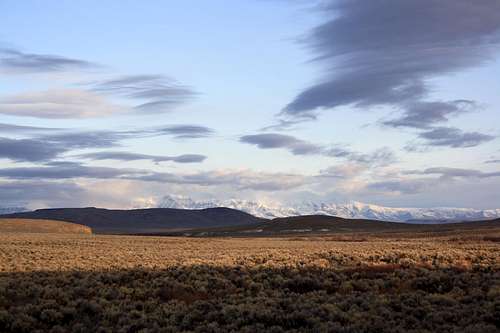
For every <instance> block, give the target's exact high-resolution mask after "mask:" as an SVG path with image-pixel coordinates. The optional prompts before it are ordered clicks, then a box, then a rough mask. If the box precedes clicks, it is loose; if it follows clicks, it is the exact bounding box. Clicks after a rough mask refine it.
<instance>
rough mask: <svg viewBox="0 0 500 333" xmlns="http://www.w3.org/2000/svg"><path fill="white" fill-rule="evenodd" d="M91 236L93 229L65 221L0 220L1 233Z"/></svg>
mask: <svg viewBox="0 0 500 333" xmlns="http://www.w3.org/2000/svg"><path fill="white" fill-rule="evenodd" d="M7 232H16V233H57V234H91V233H92V229H91V228H89V227H87V226H84V225H80V224H76V223H69V222H64V221H53V220H33V219H17V218H13V219H5V218H0V233H7Z"/></svg>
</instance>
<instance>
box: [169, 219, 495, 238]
mask: <svg viewBox="0 0 500 333" xmlns="http://www.w3.org/2000/svg"><path fill="white" fill-rule="evenodd" d="M474 230H483V231H484V230H491V231H498V230H500V219H497V220H490V221H475V222H462V223H447V224H409V223H397V222H384V221H377V220H359V219H344V218H341V217H334V216H324V215H309V216H296V217H286V218H277V219H274V220H271V221H265V222H261V223H257V224H253V225H246V226H229V227H221V228H200V229H193V230H190V231H189V233H187V234H188V235H190V236H278V235H300V234H325V235H327V234H380V235H381V234H388V233H404V234H406V235H416V234H436V233H438V234H444V233H453V232H463V231H469V232H470V231H474ZM177 234H186V233H185V232H184V233H181V232H178V233H177Z"/></svg>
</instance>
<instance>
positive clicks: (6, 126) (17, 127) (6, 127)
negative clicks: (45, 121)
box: [0, 123, 63, 133]
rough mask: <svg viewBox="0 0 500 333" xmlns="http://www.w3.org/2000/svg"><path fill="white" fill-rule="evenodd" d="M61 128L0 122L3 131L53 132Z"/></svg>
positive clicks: (0, 129)
mask: <svg viewBox="0 0 500 333" xmlns="http://www.w3.org/2000/svg"><path fill="white" fill-rule="evenodd" d="M61 130H63V129H62V128H53V127H36V126H23V125H14V124H5V123H0V132H1V133H36V132H52V131H61Z"/></svg>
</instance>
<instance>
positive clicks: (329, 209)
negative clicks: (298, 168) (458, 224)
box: [157, 195, 500, 223]
mask: <svg viewBox="0 0 500 333" xmlns="http://www.w3.org/2000/svg"><path fill="white" fill-rule="evenodd" d="M157 207H159V208H178V209H204V208H214V207H228V208H233V209H238V210H241V211H244V212H247V213H249V214H252V215H254V216H257V217H263V218H276V217H289V216H298V215H330V216H338V217H343V218H358V219H374V220H384V221H393V222H410V223H411V222H418V223H423V222H430V223H432V222H434V223H436V222H451V221H471V220H485V219H494V218H500V209H489V210H478V209H471V208H448V207H437V208H390V207H383V206H378V205H371V204H365V203H361V202H356V201H353V202H350V203H344V204H336V203H316V202H301V203H297V204H290V205H281V204H269V203H263V202H258V201H248V200H240V199H229V200H193V199H191V198H188V197H182V196H171V195H169V196H165V197H163V199H162V200H160V202H159V203H158V204H157Z"/></svg>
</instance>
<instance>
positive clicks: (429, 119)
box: [383, 100, 478, 129]
mask: <svg viewBox="0 0 500 333" xmlns="http://www.w3.org/2000/svg"><path fill="white" fill-rule="evenodd" d="M476 109H478V106H477V103H476V102H474V101H470V100H456V101H448V102H415V103H411V104H408V105H405V106H404V107H403V113H402V115H401V116H400V117H399V118H396V119H392V120H387V121H384V122H383V124H384V125H386V126H392V127H410V128H419V129H425V128H429V127H430V126H432V125H435V124H437V123H444V122H447V121H448V120H449V118H450V117H453V116H457V115H459V114H462V113H467V112H471V111H474V110H476Z"/></svg>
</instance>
